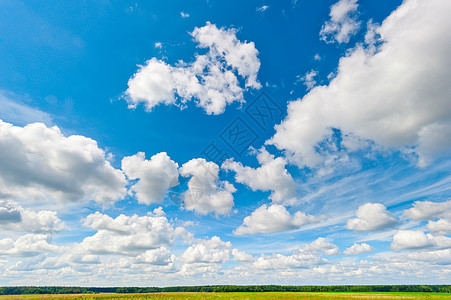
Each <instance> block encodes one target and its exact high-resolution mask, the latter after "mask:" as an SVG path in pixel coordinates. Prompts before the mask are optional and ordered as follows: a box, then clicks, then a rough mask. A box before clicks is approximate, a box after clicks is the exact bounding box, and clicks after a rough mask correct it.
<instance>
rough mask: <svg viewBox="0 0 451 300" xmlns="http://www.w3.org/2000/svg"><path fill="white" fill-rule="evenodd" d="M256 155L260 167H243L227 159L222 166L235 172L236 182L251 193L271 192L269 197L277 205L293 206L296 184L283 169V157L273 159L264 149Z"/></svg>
mask: <svg viewBox="0 0 451 300" xmlns="http://www.w3.org/2000/svg"><path fill="white" fill-rule="evenodd" d="M256 153H257V160H258V162H259V163H260V165H261V166H260V167H258V168H255V169H254V168H251V167H247V166H243V164H242V163H240V162H235V161H234V160H233V159H228V160H226V161H225V162H224V163H223V164H222V166H221V167H222V168H223V169H225V170H231V171H234V172H235V180H236V182H239V183H242V184H245V185H247V186H249V187H250V188H251V189H252V190H253V191H256V190H261V191H271V195H270V196H269V197H270V198H271V200H272V201H274V202H277V203H285V204H293V203H295V202H296V184H295V182H294V180H293V178H292V177H291V175H290V174H289V173H288V171H287V169H286V168H285V165H286V161H285V159H284V158H283V157H277V158H275V157H274V155H272V154H270V153H269V152H268V151H267V150H266V149H265V148H264V147H262V148H261V149H260V150H259V151H257V152H256Z"/></svg>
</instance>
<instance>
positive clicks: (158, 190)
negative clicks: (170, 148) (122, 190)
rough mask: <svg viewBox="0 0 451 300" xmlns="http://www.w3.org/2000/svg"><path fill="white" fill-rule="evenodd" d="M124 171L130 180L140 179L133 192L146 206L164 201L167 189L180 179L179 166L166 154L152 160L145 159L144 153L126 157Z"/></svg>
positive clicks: (160, 154)
mask: <svg viewBox="0 0 451 300" xmlns="http://www.w3.org/2000/svg"><path fill="white" fill-rule="evenodd" d="M122 170H123V171H124V173H125V175H127V177H128V178H129V179H132V180H136V179H138V182H137V183H136V184H134V185H133V186H132V190H133V191H134V192H135V194H136V198H137V199H138V202H140V203H145V204H151V203H159V202H161V201H163V199H164V196H165V194H166V191H167V189H168V188H170V187H171V186H172V185H173V184H176V183H177V181H176V180H177V178H178V164H177V163H176V162H174V161H172V160H171V158H170V157H169V156H168V155H167V154H166V153H165V152H161V153H158V154H155V155H154V156H152V157H151V158H150V160H146V159H145V154H144V153H143V152H139V153H138V154H135V155H133V156H128V157H124V158H123V159H122ZM174 181H175V182H174Z"/></svg>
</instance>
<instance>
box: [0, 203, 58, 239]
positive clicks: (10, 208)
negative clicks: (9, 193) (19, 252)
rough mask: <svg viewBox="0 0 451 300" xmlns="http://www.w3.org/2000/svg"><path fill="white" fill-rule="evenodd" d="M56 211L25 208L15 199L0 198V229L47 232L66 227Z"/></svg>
mask: <svg viewBox="0 0 451 300" xmlns="http://www.w3.org/2000/svg"><path fill="white" fill-rule="evenodd" d="M64 228H65V226H64V223H63V222H62V221H61V220H60V219H59V218H58V216H57V213H56V212H55V211H48V210H41V211H34V210H32V209H28V208H23V207H22V206H20V205H18V204H17V203H15V202H13V201H4V200H0V229H7V230H13V231H21V232H33V233H45V232H48V233H50V232H56V231H60V230H62V229H64Z"/></svg>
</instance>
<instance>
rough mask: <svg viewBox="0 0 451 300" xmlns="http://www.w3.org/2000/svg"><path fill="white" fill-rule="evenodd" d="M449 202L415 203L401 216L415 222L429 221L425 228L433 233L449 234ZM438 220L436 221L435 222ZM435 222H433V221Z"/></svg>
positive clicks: (450, 217)
mask: <svg viewBox="0 0 451 300" xmlns="http://www.w3.org/2000/svg"><path fill="white" fill-rule="evenodd" d="M450 210H451V201H445V202H431V201H415V202H414V203H413V207H412V208H409V209H406V210H405V211H404V213H403V215H404V216H405V217H406V218H409V219H413V220H416V221H423V220H429V221H428V224H427V225H426V228H427V229H428V230H429V231H431V232H435V233H441V234H448V233H451V212H450ZM435 219H438V220H435ZM433 220H435V221H433Z"/></svg>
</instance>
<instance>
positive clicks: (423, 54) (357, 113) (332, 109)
mask: <svg viewBox="0 0 451 300" xmlns="http://www.w3.org/2000/svg"><path fill="white" fill-rule="evenodd" d="M450 9H451V2H449V1H443V0H431V1H421V0H407V1H404V2H403V4H402V5H401V6H399V7H398V8H397V9H396V10H395V11H394V12H393V13H392V14H391V15H390V16H389V17H387V18H386V19H385V21H384V22H383V23H382V25H381V26H376V27H375V28H374V29H372V30H374V31H375V32H377V34H378V35H379V36H380V39H379V40H378V41H379V42H381V44H380V45H377V46H375V45H370V46H368V47H364V46H362V45H357V46H356V47H355V48H354V49H353V50H351V51H350V52H349V54H348V55H346V56H345V57H343V58H341V59H340V62H339V66H338V71H337V75H336V77H335V78H334V79H332V80H331V82H330V83H329V85H328V86H317V87H315V88H313V89H312V90H311V91H310V92H309V93H308V94H307V95H306V96H304V97H303V99H302V100H297V101H294V102H291V103H290V104H289V106H288V116H287V118H286V119H285V120H284V121H283V122H282V123H281V124H280V125H278V126H276V130H277V132H276V134H275V135H274V137H273V138H272V139H271V140H270V141H268V143H270V144H274V145H276V146H277V147H278V148H279V149H281V150H285V151H286V153H287V155H288V156H289V157H291V158H292V159H293V161H294V162H295V163H297V164H298V165H300V166H305V165H307V166H310V167H314V166H317V165H318V164H319V163H321V162H322V161H323V159H324V158H322V157H321V156H320V155H319V154H318V152H317V151H316V150H315V146H317V145H318V143H319V142H321V141H322V140H323V139H324V138H325V136H327V135H330V134H331V132H330V128H338V129H340V130H341V132H343V133H345V134H349V133H353V134H355V135H356V136H359V137H360V138H363V139H369V140H373V141H375V142H376V143H377V144H379V145H382V146H385V147H401V148H403V147H414V150H415V151H416V153H417V154H418V156H419V160H418V164H419V165H420V166H424V165H426V164H427V163H428V162H430V159H432V158H434V157H436V156H439V155H443V154H446V153H449V151H450V149H451V148H450V147H449V146H448V144H447V143H449V141H448V140H449V139H447V138H445V136H447V135H446V132H448V131H449V128H451V110H450V109H448V108H449V106H450V105H451V96H450V94H451V93H450V90H449V86H450V85H451V84H450V78H451V57H450V55H449V53H450V52H451V32H450V31H449V30H447V28H449V27H450V26H451V19H450V18H449V16H448V11H449V10H450ZM406 74H408V76H407V75H406ZM425 139H427V144H425V142H426V140H425Z"/></svg>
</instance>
